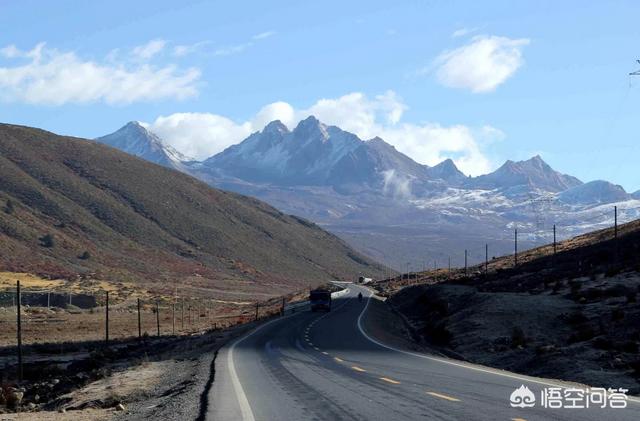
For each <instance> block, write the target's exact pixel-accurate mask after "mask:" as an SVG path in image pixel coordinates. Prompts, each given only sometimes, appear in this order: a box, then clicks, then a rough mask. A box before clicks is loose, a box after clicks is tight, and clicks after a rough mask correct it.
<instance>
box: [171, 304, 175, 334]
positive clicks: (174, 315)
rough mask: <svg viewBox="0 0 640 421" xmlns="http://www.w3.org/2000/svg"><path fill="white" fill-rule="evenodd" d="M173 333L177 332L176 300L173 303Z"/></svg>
mask: <svg viewBox="0 0 640 421" xmlns="http://www.w3.org/2000/svg"><path fill="white" fill-rule="evenodd" d="M171 334H172V335H175V334H176V300H173V303H171Z"/></svg>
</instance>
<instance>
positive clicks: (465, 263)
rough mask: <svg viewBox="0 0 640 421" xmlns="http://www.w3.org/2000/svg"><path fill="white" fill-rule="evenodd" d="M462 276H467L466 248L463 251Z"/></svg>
mask: <svg viewBox="0 0 640 421" xmlns="http://www.w3.org/2000/svg"><path fill="white" fill-rule="evenodd" d="M464 276H467V250H466V249H465V251H464Z"/></svg>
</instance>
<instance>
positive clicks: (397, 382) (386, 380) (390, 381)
mask: <svg viewBox="0 0 640 421" xmlns="http://www.w3.org/2000/svg"><path fill="white" fill-rule="evenodd" d="M380 380H382V381H385V382H387V383H391V384H400V382H399V381H397V380H393V379H390V378H388V377H380Z"/></svg>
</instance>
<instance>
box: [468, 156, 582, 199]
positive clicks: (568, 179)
mask: <svg viewBox="0 0 640 421" xmlns="http://www.w3.org/2000/svg"><path fill="white" fill-rule="evenodd" d="M581 184H582V182H581V181H580V180H578V179H577V178H575V177H572V176H569V175H566V174H562V173H559V172H557V171H555V170H554V169H553V168H551V167H550V166H549V164H547V163H546V162H545V161H544V160H543V159H542V157H541V156H540V155H535V156H533V157H531V158H529V159H528V160H526V161H517V162H514V161H511V160H507V161H506V162H505V163H504V164H503V165H502V166H501V167H500V168H498V169H497V170H496V171H494V172H492V173H490V174H486V175H481V176H479V177H475V178H474V179H472V180H471V181H470V185H471V186H473V187H476V188H482V189H495V188H511V187H516V186H527V187H528V188H538V189H542V190H545V191H550V192H561V191H564V190H567V189H569V188H571V187H575V186H579V185H581Z"/></svg>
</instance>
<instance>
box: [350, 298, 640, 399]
mask: <svg viewBox="0 0 640 421" xmlns="http://www.w3.org/2000/svg"><path fill="white" fill-rule="evenodd" d="M370 301H371V295H369V296H367V304H366V305H365V306H364V308H363V309H362V311H361V312H360V315H359V316H358V330H360V333H362V335H363V336H364V337H365V338H367V339H368V340H369V341H371V342H373V343H374V344H376V345H378V346H381V347H383V348H387V349H390V350H392V351H395V352H400V353H402V354H407V355H412V356H414V357H419V358H424V359H426V360H431V361H436V362H439V363H443V364H449V365H453V366H456V367H460V368H466V369H467V370H473V371H479V372H482V373H488V374H494V375H496V376H501V377H508V378H511V379H516V380H521V381H524V382H529V383H537V384H542V385H545V386H552V387H560V388H562V389H567V388H571V387H575V386H567V385H562V384H560V383H552V382H548V381H544V380H538V379H536V378H534V377H528V376H521V375H519V374H512V373H508V372H501V371H497V370H494V369H490V368H483V367H477V366H473V365H468V364H464V363H460V362H456V361H453V360H448V359H444V358H438V357H433V356H430V355H424V354H418V353H415V352H410V351H404V350H402V349H398V348H394V347H392V346H389V345H386V344H384V343H382V342H380V341H378V340H376V339H373V338H372V337H371V336H369V335H368V334H367V332H365V331H364V329H363V328H362V316H363V315H364V313H365V312H366V311H367V308H369V302H370ZM627 400H628V401H630V402H636V403H640V398H636V397H634V396H627Z"/></svg>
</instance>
